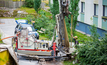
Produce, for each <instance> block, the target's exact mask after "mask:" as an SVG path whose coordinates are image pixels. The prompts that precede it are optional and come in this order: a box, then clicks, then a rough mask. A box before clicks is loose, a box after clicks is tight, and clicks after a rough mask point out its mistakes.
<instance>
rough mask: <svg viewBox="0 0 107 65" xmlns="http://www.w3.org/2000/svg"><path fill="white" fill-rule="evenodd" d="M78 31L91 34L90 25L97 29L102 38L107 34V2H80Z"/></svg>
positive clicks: (87, 0) (104, 0)
mask: <svg viewBox="0 0 107 65" xmlns="http://www.w3.org/2000/svg"><path fill="white" fill-rule="evenodd" d="M78 6H79V16H78V24H77V27H76V29H77V30H80V31H82V32H84V33H86V34H91V32H90V30H89V28H90V25H95V26H96V27H97V32H98V33H99V34H100V36H103V33H105V32H107V0H80V1H79V5H78Z"/></svg>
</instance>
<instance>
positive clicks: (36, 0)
mask: <svg viewBox="0 0 107 65" xmlns="http://www.w3.org/2000/svg"><path fill="white" fill-rule="evenodd" d="M40 5H41V0H34V9H35V11H36V12H37V13H38V11H39V10H40Z"/></svg>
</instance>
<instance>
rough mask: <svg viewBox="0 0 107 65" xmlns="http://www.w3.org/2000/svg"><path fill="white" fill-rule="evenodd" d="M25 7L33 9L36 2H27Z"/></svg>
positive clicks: (32, 0)
mask: <svg viewBox="0 0 107 65" xmlns="http://www.w3.org/2000/svg"><path fill="white" fill-rule="evenodd" d="M24 6H25V7H29V8H33V7H34V0H25V5H24Z"/></svg>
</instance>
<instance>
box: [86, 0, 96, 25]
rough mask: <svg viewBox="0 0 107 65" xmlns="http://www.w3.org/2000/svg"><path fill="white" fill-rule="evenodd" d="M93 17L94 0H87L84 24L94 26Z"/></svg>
mask: <svg viewBox="0 0 107 65" xmlns="http://www.w3.org/2000/svg"><path fill="white" fill-rule="evenodd" d="M93 15H94V4H93V0H85V20H84V22H85V23H87V24H90V25H92V24H93V20H91V18H93Z"/></svg>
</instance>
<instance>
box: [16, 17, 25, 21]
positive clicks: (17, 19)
mask: <svg viewBox="0 0 107 65" xmlns="http://www.w3.org/2000/svg"><path fill="white" fill-rule="evenodd" d="M18 19H25V20H26V19H27V18H26V17H25V18H15V20H18Z"/></svg>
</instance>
